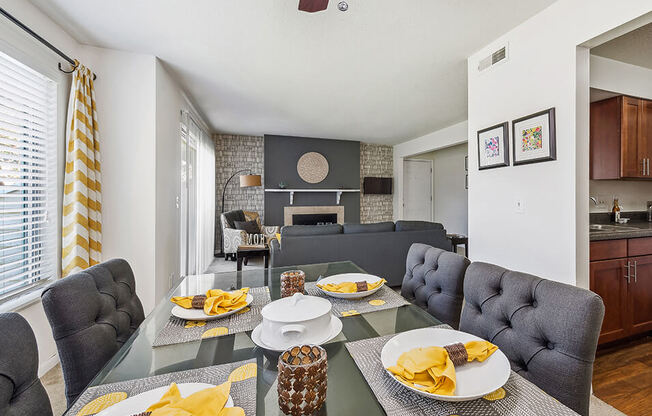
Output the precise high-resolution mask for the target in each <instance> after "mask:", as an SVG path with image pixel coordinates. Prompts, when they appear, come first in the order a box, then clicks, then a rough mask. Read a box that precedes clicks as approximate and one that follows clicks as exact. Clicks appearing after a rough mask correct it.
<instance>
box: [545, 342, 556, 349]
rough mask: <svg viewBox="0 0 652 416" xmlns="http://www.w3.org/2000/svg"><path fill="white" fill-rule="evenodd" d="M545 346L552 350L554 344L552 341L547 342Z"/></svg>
mask: <svg viewBox="0 0 652 416" xmlns="http://www.w3.org/2000/svg"><path fill="white" fill-rule="evenodd" d="M546 348H548V349H549V350H552V349H554V348H555V344H553V343H552V342H548V343H547V344H546Z"/></svg>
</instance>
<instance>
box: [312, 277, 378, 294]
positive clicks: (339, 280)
mask: <svg viewBox="0 0 652 416" xmlns="http://www.w3.org/2000/svg"><path fill="white" fill-rule="evenodd" d="M363 280H364V281H365V282H367V283H374V282H377V281H379V280H381V279H380V277H378V276H374V275H373V274H366V273H342V274H334V275H332V276H328V277H325V278H323V279H321V280H319V281H318V282H317V284H320V285H327V284H331V283H332V284H338V283H344V282H354V283H355V282H362V281H363ZM384 285H385V284H384V283H383V284H382V285H380V286H378V287H377V288H375V289H372V290H367V291H364V292H355V293H336V292H329V291H327V290H324V289H322V288H320V287H319V286H317V288H318V289H319V290H321V291H322V292H323V293H324V294H326V295H328V296H332V297H334V298H340V299H360V298H364V297H366V296H369V295H373V294H374V293H376V292H377V291H378V290H380V288H381V287H383V286H384Z"/></svg>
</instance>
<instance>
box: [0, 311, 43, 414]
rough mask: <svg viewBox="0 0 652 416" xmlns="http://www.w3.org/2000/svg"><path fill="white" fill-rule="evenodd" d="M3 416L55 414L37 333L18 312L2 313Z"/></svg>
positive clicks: (0, 392) (0, 373)
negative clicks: (41, 376) (45, 382)
mask: <svg viewBox="0 0 652 416" xmlns="http://www.w3.org/2000/svg"><path fill="white" fill-rule="evenodd" d="M0 415H3V416H28V415H42V416H52V408H51V407H50V399H48V395H47V393H46V392H45V388H44V387H43V384H41V381H40V380H39V378H38V349H37V348H36V338H35V337H34V332H33V331H32V328H31V327H30V326H29V324H28V323H27V321H26V320H25V318H23V317H22V316H20V315H18V314H17V313H3V314H0Z"/></svg>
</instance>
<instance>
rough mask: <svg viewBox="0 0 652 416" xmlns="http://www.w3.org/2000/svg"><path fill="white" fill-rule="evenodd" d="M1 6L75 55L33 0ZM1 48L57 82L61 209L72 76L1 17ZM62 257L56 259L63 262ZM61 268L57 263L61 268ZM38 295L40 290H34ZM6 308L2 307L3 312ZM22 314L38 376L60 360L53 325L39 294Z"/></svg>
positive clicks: (5, 0) (73, 46)
mask: <svg viewBox="0 0 652 416" xmlns="http://www.w3.org/2000/svg"><path fill="white" fill-rule="evenodd" d="M0 5H1V7H2V8H4V9H5V10H7V11H8V12H9V13H10V14H12V15H13V16H14V17H16V18H17V19H18V20H21V21H22V22H23V23H25V24H26V25H27V26H30V27H32V28H36V29H37V30H38V32H39V34H41V36H43V37H45V38H47V39H48V40H50V42H52V43H53V44H55V45H57V47H58V48H59V49H60V50H62V51H63V52H64V53H66V54H67V55H68V56H76V54H77V50H78V47H79V45H78V43H77V41H75V40H74V39H73V38H72V37H70V36H69V35H68V34H67V33H66V32H65V31H64V30H63V29H61V27H59V26H58V25H56V24H55V23H53V22H52V21H51V20H50V19H49V18H48V17H47V16H45V15H44V14H43V13H41V12H40V11H39V10H38V9H36V8H35V7H34V6H33V5H32V4H31V3H30V2H27V1H24V0H2V1H0ZM0 50H1V51H2V52H4V53H6V54H8V55H10V56H12V57H13V58H15V59H17V60H19V61H21V62H22V63H24V64H26V65H28V66H30V67H32V68H33V69H35V70H37V71H38V72H41V73H42V74H44V75H46V76H48V77H49V78H51V79H52V80H54V81H55V82H57V84H58V88H57V99H58V106H59V108H61V109H63V110H64V111H61V112H60V114H59V118H58V120H57V123H58V126H57V127H58V135H57V136H58V137H57V140H58V146H57V147H58V148H59V149H60V151H59V152H58V154H57V160H58V164H59V166H61V169H59V175H58V176H59V177H58V178H57V179H58V181H57V182H58V187H57V189H58V190H59V192H58V194H59V197H58V203H57V208H58V209H59V212H60V210H61V202H62V199H61V195H63V161H64V157H65V155H64V152H63V149H64V148H65V147H64V143H65V124H66V118H65V109H66V106H67V102H68V90H69V89H70V77H69V76H68V75H66V74H64V73H62V72H60V71H59V70H58V69H57V63H58V62H63V60H62V59H61V58H59V56H58V55H56V54H55V53H53V52H51V51H50V50H49V49H47V48H46V47H45V46H43V45H41V44H40V43H38V42H37V41H36V40H34V39H33V38H31V37H30V36H29V35H27V34H26V33H25V32H23V31H22V30H21V29H19V28H18V27H16V26H15V25H14V24H13V23H11V22H9V21H8V20H7V19H5V18H4V17H2V18H0ZM56 217H57V219H56V223H57V228H58V229H59V230H60V229H61V219H60V218H59V215H57V216H56ZM57 244H58V246H57V253H60V252H61V239H60V238H57ZM60 261H61V260H60V259H57V260H56V262H57V263H58V264H59V265H60ZM60 269H61V267H60V266H57V270H59V271H60ZM35 295H38V293H35ZM4 311H5V310H4V309H3V312H4ZM13 311H15V312H18V313H20V314H21V315H22V316H23V317H24V318H25V319H27V321H28V322H29V324H30V325H31V326H32V329H33V330H34V334H35V336H36V342H37V344H38V350H39V375H43V374H44V373H45V372H47V371H48V370H49V369H50V368H52V367H53V366H54V365H56V363H57V362H58V360H59V358H58V355H57V347H56V344H55V343H54V339H53V338H52V331H51V329H50V325H49V323H48V321H47V318H46V317H45V312H44V311H43V306H42V305H41V301H40V298H39V297H36V298H35V299H34V301H32V302H31V303H29V304H28V305H25V306H23V307H18V308H15V309H13Z"/></svg>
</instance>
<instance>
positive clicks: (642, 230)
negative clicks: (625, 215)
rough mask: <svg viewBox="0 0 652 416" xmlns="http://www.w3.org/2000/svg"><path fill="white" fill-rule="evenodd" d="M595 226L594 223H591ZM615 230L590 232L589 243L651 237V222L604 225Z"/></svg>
mask: <svg viewBox="0 0 652 416" xmlns="http://www.w3.org/2000/svg"><path fill="white" fill-rule="evenodd" d="M591 224H595V223H593V222H592V223H591ZM601 225H608V226H609V227H613V228H616V229H617V230H598V231H595V230H591V231H589V240H590V241H601V240H620V239H623V238H639V237H652V222H647V221H640V220H638V221H629V222H628V223H627V224H614V223H609V224H604V223H602V224H601Z"/></svg>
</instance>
